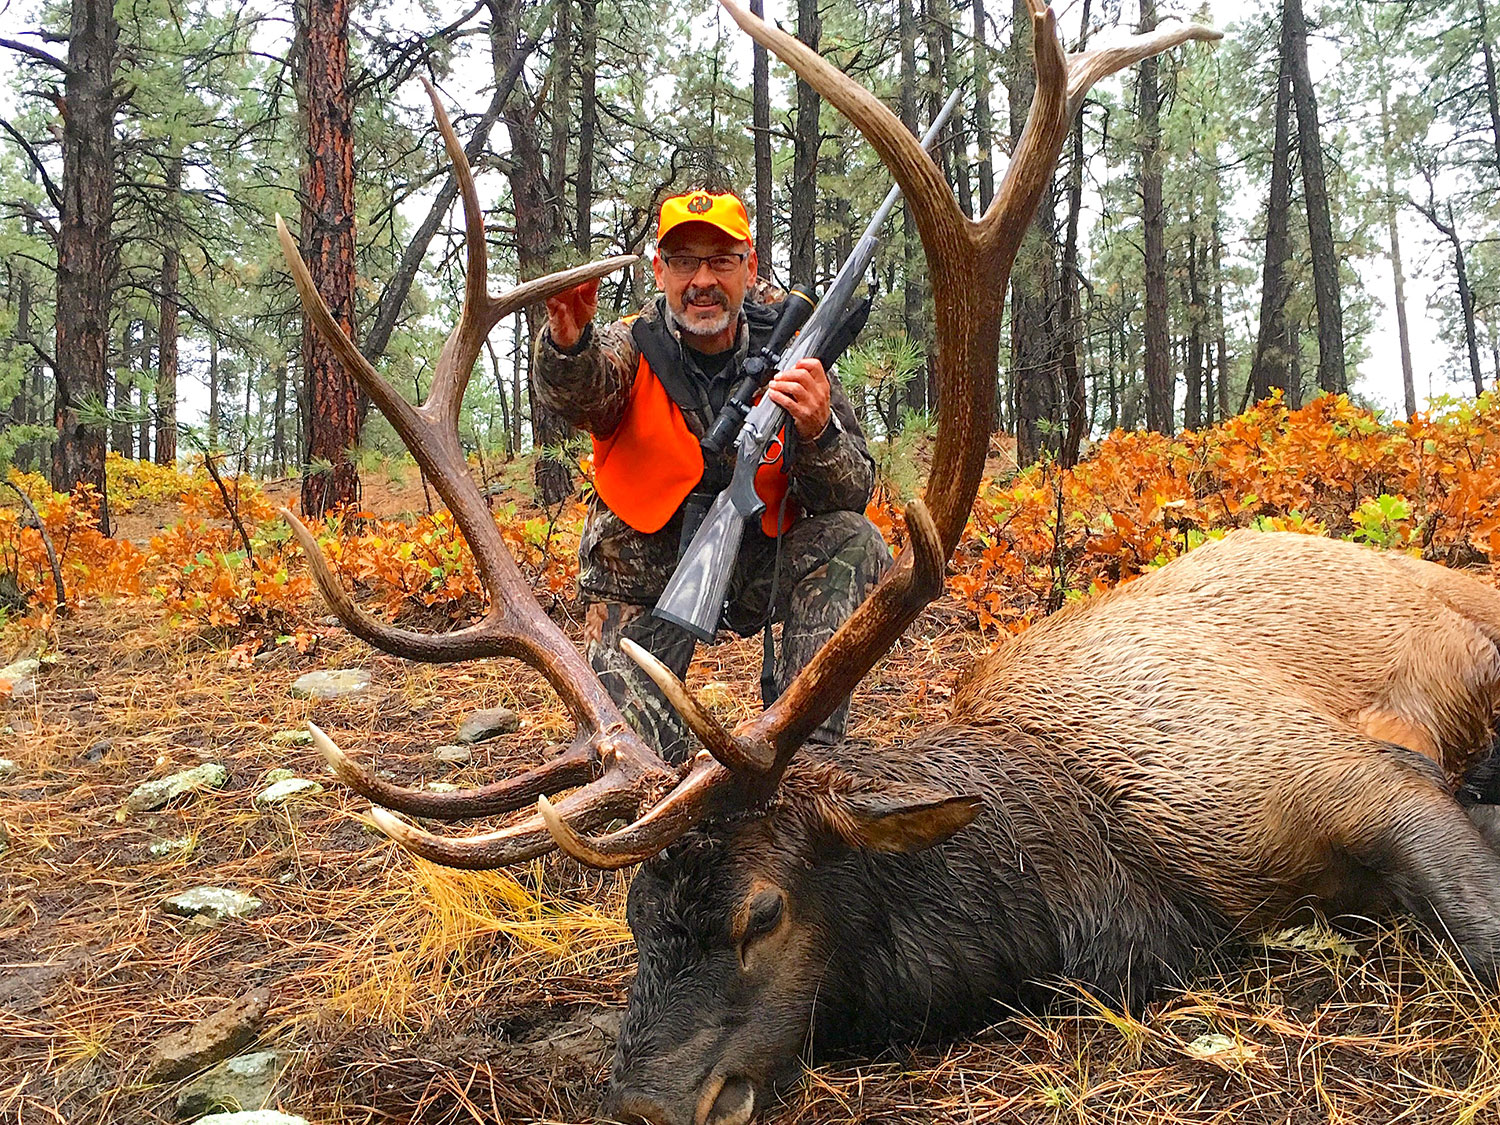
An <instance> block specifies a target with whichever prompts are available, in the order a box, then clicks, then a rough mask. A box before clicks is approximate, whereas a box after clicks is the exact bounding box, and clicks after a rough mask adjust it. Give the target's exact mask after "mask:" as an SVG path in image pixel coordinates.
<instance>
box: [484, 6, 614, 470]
mask: <svg viewBox="0 0 1500 1125" xmlns="http://www.w3.org/2000/svg"><path fill="white" fill-rule="evenodd" d="M578 11H579V40H578V171H577V179H576V180H575V181H574V185H573V245H574V247H575V248H576V249H577V250H578V253H579V254H580V255H582V256H583V257H585V258H588V257H591V256H592V254H593V247H594V242H593V229H594V217H593V216H594V133H595V131H596V126H597V124H598V120H599V101H598V95H597V93H596V85H597V80H598V79H597V73H598V66H599V0H578ZM502 401H503V393H502ZM509 413H510V411H509V410H508V409H507V410H506V411H505V415H506V416H508V415H509ZM508 431H509V426H507V437H508V436H509V435H508ZM508 459H509V451H508V450H507V460H508Z"/></svg>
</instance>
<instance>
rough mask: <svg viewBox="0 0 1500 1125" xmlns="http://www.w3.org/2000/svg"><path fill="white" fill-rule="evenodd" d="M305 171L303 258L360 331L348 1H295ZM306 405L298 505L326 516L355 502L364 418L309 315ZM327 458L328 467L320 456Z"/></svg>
mask: <svg viewBox="0 0 1500 1125" xmlns="http://www.w3.org/2000/svg"><path fill="white" fill-rule="evenodd" d="M297 18H298V21H299V23H300V25H301V26H300V27H299V28H298V39H299V41H300V42H299V48H300V49H299V63H300V70H301V75H300V77H301V82H300V91H299V94H300V103H301V104H300V112H301V116H302V120H303V124H304V128H305V136H306V143H307V150H306V159H305V163H304V166H303V175H302V246H301V249H302V260H303V261H304V262H306V263H307V268H308V271H309V272H310V273H311V274H312V279H313V283H314V284H315V285H316V286H317V288H318V292H320V293H321V294H322V295H323V300H324V301H325V302H326V303H327V305H328V309H329V311H330V312H331V313H332V314H333V319H334V321H335V322H336V323H337V324H338V325H339V326H340V327H341V328H342V329H343V330H344V331H345V332H347V333H348V334H349V336H350V338H351V339H353V338H354V335H355V333H354V277H355V259H354V114H353V107H352V106H351V104H350V90H349V0H297ZM302 367H303V372H304V382H305V387H306V391H305V395H304V401H305V402H306V404H307V409H306V411H305V413H304V415H303V429H304V431H305V433H306V440H305V443H304V448H305V451H306V457H307V468H306V473H305V475H304V476H303V478H302V511H303V512H304V513H305V514H306V515H309V516H321V515H323V514H324V513H325V512H327V511H328V510H329V509H330V508H334V507H337V506H339V505H341V504H355V503H358V501H359V468H358V466H357V464H356V463H355V460H354V458H353V456H352V453H353V450H354V447H355V445H356V444H357V443H358V441H359V431H360V426H361V424H362V422H363V421H364V406H365V404H364V398H363V395H362V394H361V392H360V389H359V385H358V384H357V383H356V382H355V381H354V378H353V377H352V376H351V375H350V374H349V372H347V371H345V370H344V366H343V364H342V363H340V362H339V361H338V359H337V358H335V356H334V354H333V351H332V349H331V348H330V347H329V346H328V344H327V343H325V342H324V341H323V340H322V338H321V337H320V336H319V334H318V332H317V329H316V328H315V326H314V325H313V323H312V321H311V320H310V319H309V318H307V317H305V316H304V317H303V325H302ZM323 462H326V463H327V466H328V467H326V468H324V467H323V466H322V463H323Z"/></svg>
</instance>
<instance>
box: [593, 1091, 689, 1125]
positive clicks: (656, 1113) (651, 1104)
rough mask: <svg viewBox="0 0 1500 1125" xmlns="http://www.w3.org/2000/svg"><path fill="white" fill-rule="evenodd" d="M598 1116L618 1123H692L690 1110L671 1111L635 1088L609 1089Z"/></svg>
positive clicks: (644, 1124) (637, 1124) (669, 1124)
mask: <svg viewBox="0 0 1500 1125" xmlns="http://www.w3.org/2000/svg"><path fill="white" fill-rule="evenodd" d="M599 1118H600V1120H601V1121H613V1122H619V1123H620V1125H692V1117H691V1111H690V1110H689V1111H687V1112H680V1113H679V1112H673V1110H672V1109H671V1107H669V1106H668V1105H666V1104H665V1103H664V1102H661V1101H658V1100H657V1099H656V1098H653V1097H652V1096H651V1095H649V1094H645V1093H641V1092H640V1091H637V1090H610V1091H609V1093H607V1094H606V1095H605V1096H604V1101H603V1102H602V1103H600V1106H599Z"/></svg>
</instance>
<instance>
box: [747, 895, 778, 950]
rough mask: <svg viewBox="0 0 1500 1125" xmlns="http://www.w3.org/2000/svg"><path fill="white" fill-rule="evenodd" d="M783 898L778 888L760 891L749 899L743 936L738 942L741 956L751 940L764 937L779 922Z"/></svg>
mask: <svg viewBox="0 0 1500 1125" xmlns="http://www.w3.org/2000/svg"><path fill="white" fill-rule="evenodd" d="M783 900H784V896H783V895H782V893H781V892H780V891H778V890H764V891H761V892H759V893H758V894H757V895H756V896H755V897H754V898H752V899H751V900H750V909H749V911H748V912H747V916H746V918H745V936H744V938H743V939H742V941H741V944H740V950H741V956H742V957H743V954H744V950H746V949H748V948H749V947H750V943H751V942H753V941H755V939H756V938H762V937H765V936H766V935H767V934H769V933H771V932H772V931H773V930H775V929H776V927H777V926H779V925H780V924H781V911H782V902H783Z"/></svg>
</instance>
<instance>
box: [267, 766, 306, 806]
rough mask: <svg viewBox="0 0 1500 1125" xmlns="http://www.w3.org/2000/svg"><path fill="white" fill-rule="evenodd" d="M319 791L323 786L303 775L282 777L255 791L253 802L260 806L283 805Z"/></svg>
mask: <svg viewBox="0 0 1500 1125" xmlns="http://www.w3.org/2000/svg"><path fill="white" fill-rule="evenodd" d="M272 772H275V771H272ZM321 792H323V787H322V786H321V785H319V784H318V783H317V782H316V781H310V780H308V779H307V778H305V777H283V778H281V779H280V780H278V781H274V782H272V783H271V784H270V785H268V786H266V787H265V788H264V789H262V790H261V791H260V792H259V793H257V794H256V795H255V803H256V804H257V805H259V806H261V807H262V808H267V807H269V806H271V805H284V804H286V803H287V802H288V801H294V800H296V799H297V798H298V797H311V796H312V795H313V794H314V793H321Z"/></svg>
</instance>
